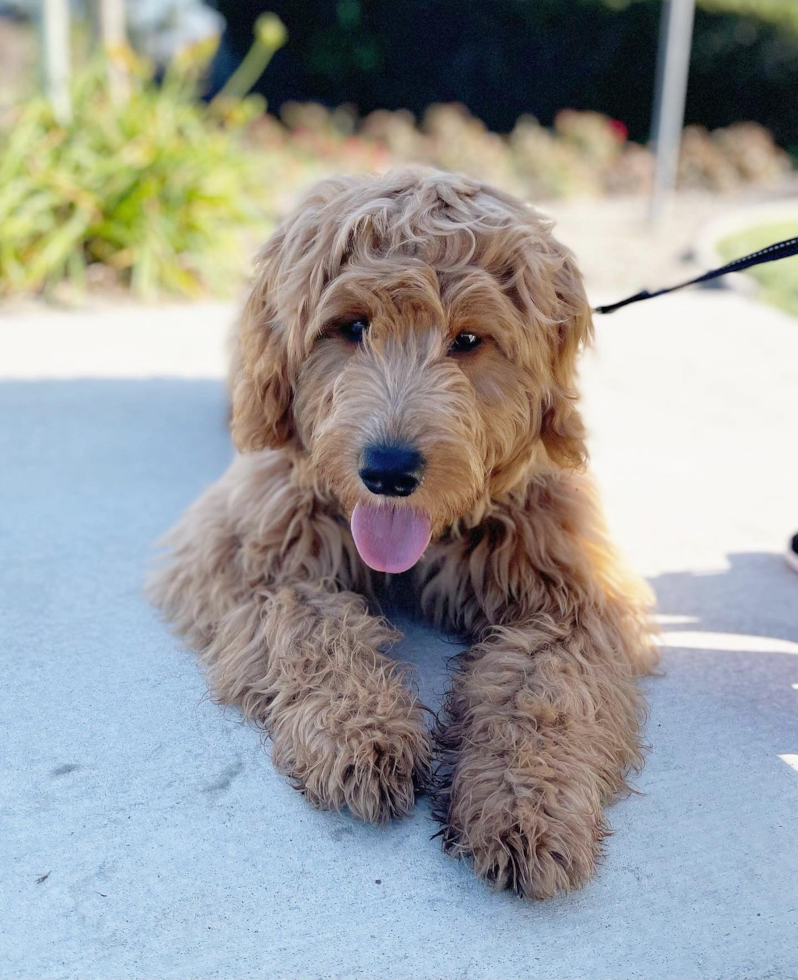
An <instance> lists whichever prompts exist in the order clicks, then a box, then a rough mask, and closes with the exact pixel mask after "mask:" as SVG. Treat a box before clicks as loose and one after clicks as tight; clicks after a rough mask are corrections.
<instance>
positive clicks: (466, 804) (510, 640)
mask: <svg viewBox="0 0 798 980" xmlns="http://www.w3.org/2000/svg"><path fill="white" fill-rule="evenodd" d="M613 632H614V630H613V627H612V624H608V623H607V622H606V621H604V620H602V619H601V618H600V617H599V615H598V614H597V613H596V612H593V611H591V610H589V609H585V610H580V612H579V615H578V617H574V620H573V622H572V623H571V624H570V625H561V624H555V623H554V622H553V621H552V619H551V618H550V617H539V618H538V619H535V618H530V619H529V620H527V621H526V622H518V623H516V624H514V625H509V626H501V627H495V628H493V629H491V630H488V632H487V633H486V634H485V637H486V638H485V639H484V641H483V642H482V643H479V644H478V645H476V646H475V647H473V648H472V649H471V650H470V651H469V652H468V653H467V654H466V655H465V656H464V663H463V670H462V671H461V672H460V673H459V675H458V676H457V677H456V679H455V681H454V686H453V688H452V691H451V693H450V697H449V703H448V717H447V720H446V721H445V722H444V723H443V724H442V726H441V733H440V737H441V741H442V746H443V749H444V762H445V765H444V767H443V770H444V771H443V784H442V787H441V788H440V790H439V795H438V811H439V813H438V815H439V818H440V819H441V820H442V821H443V823H444V830H443V835H444V842H445V846H446V847H447V849H448V850H449V851H450V852H451V853H454V854H458V855H462V856H464V857H466V858H469V859H470V860H471V861H472V862H473V866H474V870H475V871H476V873H477V874H478V875H480V876H481V877H484V878H487V879H489V880H491V881H492V882H494V883H495V885H496V887H499V888H510V889H513V890H515V891H517V892H518V893H520V894H522V895H524V896H527V897H533V898H547V897H550V896H553V895H555V894H558V893H560V892H563V891H567V890H569V889H571V888H574V887H578V886H579V885H580V884H582V883H583V882H584V881H586V880H587V879H588V878H589V877H590V875H591V874H592V872H593V869H594V866H595V863H596V860H597V858H598V856H599V854H600V849H601V841H602V838H603V837H604V836H605V834H606V833H607V824H606V821H605V818H604V814H603V809H602V808H603V805H604V804H605V803H606V802H608V801H609V800H610V799H611V798H612V797H613V796H614V794H615V793H617V792H618V791H619V790H621V789H623V788H624V787H625V776H626V774H627V772H628V770H629V769H630V767H632V766H635V765H637V764H639V761H640V742H639V721H640V709H641V696H640V693H639V692H638V690H637V687H636V685H635V683H634V680H633V677H632V671H631V669H630V668H629V665H628V661H627V660H626V658H625V657H623V656H621V655H619V654H618V653H616V652H613V648H614V647H615V643H614V639H615V637H614V636H613ZM616 649H617V647H616Z"/></svg>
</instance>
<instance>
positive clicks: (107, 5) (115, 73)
mask: <svg viewBox="0 0 798 980" xmlns="http://www.w3.org/2000/svg"><path fill="white" fill-rule="evenodd" d="M95 4H96V8H97V14H96V16H97V22H98V26H99V33H100V41H101V43H102V47H103V51H104V53H105V57H106V60H107V62H108V82H109V85H110V89H111V98H112V99H113V100H114V101H115V102H123V101H124V100H125V99H126V98H127V97H128V94H129V89H130V83H129V79H128V74H127V70H126V65H125V59H126V57H127V18H126V14H125V0H95Z"/></svg>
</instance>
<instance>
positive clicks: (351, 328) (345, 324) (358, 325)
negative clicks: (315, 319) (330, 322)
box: [336, 316, 369, 344]
mask: <svg viewBox="0 0 798 980" xmlns="http://www.w3.org/2000/svg"><path fill="white" fill-rule="evenodd" d="M368 328H369V322H368V320H367V319H366V317H364V316H357V317H353V318H352V319H350V320H342V321H341V322H340V323H337V324H336V329H337V330H338V333H340V334H341V335H342V336H343V337H346V339H347V340H350V341H351V342H352V343H353V344H359V343H361V341H362V340H363V336H364V335H365V333H366V331H367V330H368Z"/></svg>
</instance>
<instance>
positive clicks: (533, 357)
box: [150, 170, 656, 898]
mask: <svg viewBox="0 0 798 980" xmlns="http://www.w3.org/2000/svg"><path fill="white" fill-rule="evenodd" d="M352 315H358V316H360V315H363V316H367V317H368V320H369V323H370V327H369V330H368V334H367V336H366V339H365V341H364V343H363V344H362V345H360V346H354V345H352V344H351V343H349V342H347V341H346V340H345V339H344V338H342V337H341V336H340V335H339V334H338V333H337V332H336V330H335V329H334V325H335V324H336V323H337V322H340V321H341V320H342V319H344V318H345V317H347V316H352ZM591 329H592V328H591V317H590V309H589V306H588V304H587V301H586V298H585V294H584V290H583V287H582V283H581V279H580V276H579V273H578V270H577V268H576V265H575V263H574V260H573V257H572V255H571V254H570V252H568V250H567V249H565V248H563V247H562V246H561V245H560V244H559V243H558V242H557V241H556V240H555V239H554V237H553V236H552V234H551V226H550V223H549V222H548V221H547V220H546V219H544V218H543V217H542V216H541V215H539V214H538V213H537V212H535V211H534V210H532V209H530V208H528V207H526V206H525V205H523V204H521V203H520V202H518V201H516V200H514V199H513V198H511V197H508V196H507V195H505V194H502V193H501V192H499V191H496V190H494V189H492V188H490V187H486V186H485V185H483V184H480V183H478V182H476V181H473V180H470V179H466V178H464V177H457V176H453V175H447V174H440V173H428V172H423V171H415V170H413V171H402V172H398V173H391V174H387V175H385V176H382V177H346V178H344V177H342V178H336V179H333V180H328V181H325V182H323V183H322V184H320V185H319V186H318V187H317V188H315V189H314V190H313V191H312V192H311V194H310V195H309V196H308V197H307V198H306V199H305V200H304V201H303V202H302V203H301V204H300V206H299V207H298V208H297V210H296V211H295V213H294V214H293V215H292V216H291V217H290V218H289V219H288V220H287V221H286V222H285V223H284V224H283V225H282V227H281V228H279V229H278V230H277V232H276V233H275V234H274V235H273V237H272V238H271V240H270V241H269V242H268V244H267V245H266V247H265V249H264V251H263V253H262V255H261V258H260V264H259V269H258V276H257V281H256V283H255V286H254V289H253V291H252V294H251V296H250V299H249V301H248V303H247V306H246V309H245V312H244V315H243V317H242V320H241V326H240V343H239V346H238V349H237V351H236V353H235V355H234V358H233V368H232V370H231V378H232V389H233V421H232V431H233V437H234V440H235V442H236V444H237V446H238V448H239V450H240V454H239V455H238V456H237V457H236V459H235V460H234V462H233V464H232V465H231V467H230V469H229V471H228V472H227V473H226V474H225V475H224V476H223V477H222V479H221V480H220V481H219V482H218V483H217V484H216V485H215V486H213V487H211V488H210V489H209V490H208V491H207V492H206V493H205V495H204V496H203V497H202V498H201V499H200V500H199V501H197V503H195V504H194V505H193V507H192V508H191V509H190V510H189V511H188V512H187V514H186V515H185V516H184V518H183V519H182V520H181V522H180V523H179V524H178V525H177V527H176V528H175V529H174V530H173V531H172V532H171V533H170V535H169V536H168V538H167V539H166V544H167V546H168V549H169V551H168V555H167V558H166V560H165V562H164V563H163V565H162V566H161V567H160V568H159V570H158V571H156V573H155V575H154V576H153V579H152V581H151V586H150V592H151V595H152V597H153V599H154V601H155V602H156V603H157V604H158V605H159V606H160V607H161V608H162V610H163V611H164V613H165V615H166V616H167V618H168V619H169V620H170V621H171V622H172V623H173V624H174V626H175V629H176V630H177V631H178V632H179V633H180V634H181V635H183V636H184V637H185V638H186V639H187V641H188V643H189V644H190V645H191V646H192V647H193V648H194V649H195V650H196V651H197V652H198V654H199V656H200V658H201V660H202V662H203V663H204V665H205V666H206V669H207V671H208V677H209V683H210V686H211V689H212V690H213V692H214V694H215V696H216V697H217V698H218V699H219V700H220V701H222V702H224V703H230V704H236V705H238V706H240V708H241V710H242V711H243V712H244V714H245V716H246V717H247V718H249V719H251V720H253V721H254V722H255V723H257V724H259V725H261V726H262V727H263V728H264V729H265V730H266V731H267V732H268V734H269V735H270V737H271V739H272V741H273V745H274V750H273V758H274V761H275V764H276V765H277V766H278V767H279V768H280V769H281V770H282V771H284V772H286V773H287V774H289V775H290V776H291V777H292V778H293V779H294V780H295V782H296V785H297V786H298V787H299V788H300V789H302V791H303V792H304V793H305V794H306V795H307V797H308V798H309V799H310V800H312V801H313V802H314V803H315V804H317V805H318V806H321V807H333V808H339V807H343V806H346V807H348V808H349V810H350V811H351V812H352V813H354V814H355V815H357V816H359V817H361V818H363V819H364V820H369V821H377V822H379V821H383V820H386V819H388V818H390V817H393V816H396V815H401V814H406V813H408V812H409V810H410V809H411V807H412V805H413V802H414V798H415V794H416V792H417V791H418V789H419V787H424V786H429V787H430V789H431V792H432V794H433V802H434V812H435V814H436V816H437V818H438V819H439V820H440V821H441V823H442V825H443V829H442V836H443V841H444V846H445V847H446V848H447V850H449V851H450V852H451V853H453V854H455V855H459V856H462V857H465V858H467V859H468V860H470V861H471V862H472V864H473V867H474V870H475V871H476V873H477V874H478V875H480V876H482V877H484V878H487V879H489V880H491V881H492V882H493V883H494V884H495V885H496V886H497V887H502V888H512V889H515V890H516V891H517V892H519V893H520V894H522V895H525V896H528V897H535V898H545V897H548V896H551V895H555V894H557V893H559V892H562V891H566V890H568V889H570V888H574V887H577V886H578V885H580V884H581V883H583V882H584V881H585V880H586V879H587V878H589V877H590V875H591V874H592V872H593V870H594V867H595V863H596V860H597V859H598V857H599V855H600V851H601V842H602V839H603V838H604V836H605V835H606V833H607V832H608V830H607V823H606V819H605V816H604V811H603V807H604V806H605V804H607V803H608V802H610V801H611V800H612V799H613V797H614V796H615V795H616V794H617V793H618V792H619V791H622V790H623V789H624V788H625V786H626V776H627V774H628V772H629V771H630V769H632V768H634V767H637V766H639V765H640V764H641V743H640V726H641V721H642V716H643V713H644V705H643V702H642V698H641V695H640V693H639V690H638V688H637V685H636V683H635V678H636V677H637V676H639V675H640V674H642V673H644V672H646V671H649V670H651V669H652V667H653V665H654V663H655V660H656V656H655V648H654V646H653V645H652V642H651V638H650V623H649V618H648V612H647V610H648V605H649V596H648V593H647V591H646V589H645V587H644V586H643V585H642V584H641V583H639V582H638V581H637V580H635V579H634V578H632V577H631V576H630V575H629V574H628V573H627V572H626V571H625V570H624V568H623V565H622V563H621V561H620V559H619V558H618V556H617V554H616V553H615V551H614V549H613V547H612V545H611V544H610V542H609V540H608V538H607V535H606V531H605V528H604V523H603V519H602V516H601V512H600V507H599V505H598V502H597V499H596V494H595V491H594V488H593V485H592V483H591V480H590V476H589V474H588V472H587V469H586V462H585V461H586V455H587V454H586V451H585V445H584V432H583V427H582V422H581V418H580V415H579V411H578V406H577V397H576V389H575V370H576V359H577V354H578V352H579V350H580V348H581V347H582V345H583V344H585V343H586V342H588V341H589V339H590V337H591ZM464 331H471V332H474V333H477V334H479V335H480V336H481V337H482V338H483V343H482V344H481V345H480V347H479V348H478V349H477V350H476V351H474V352H473V353H470V354H468V355H466V356H462V357H455V356H452V354H451V350H450V342H451V339H452V338H453V337H454V336H456V335H457V334H458V333H460V332H464ZM375 438H378V439H380V440H386V439H388V440H390V439H403V440H412V442H413V444H414V445H416V446H418V447H419V448H420V450H421V451H422V453H423V455H424V457H425V458H426V460H427V470H426V474H425V478H424V481H423V482H422V484H421V486H420V487H419V489H418V490H417V491H416V493H414V494H413V496H412V498H410V499H409V501H406V500H404V499H402V500H399V501H398V502H397V503H398V505H399V506H405V505H408V506H409V505H410V503H412V505H413V506H414V507H419V508H421V509H423V510H424V511H425V512H426V513H427V514H428V515H429V517H430V519H431V522H432V528H433V540H432V543H431V544H430V546H429V548H428V549H427V551H426V552H425V554H424V556H423V557H422V559H421V560H420V561H419V563H418V564H417V565H416V566H415V567H414V568H413V569H412V571H411V572H409V573H407V576H408V578H409V579H410V582H411V585H412V587H413V589H414V591H415V595H416V597H417V601H418V608H419V610H420V611H422V612H423V613H424V615H425V616H426V617H427V618H428V619H429V620H430V621H431V622H433V623H435V624H437V625H439V626H441V627H444V628H447V629H454V630H458V631H460V632H462V633H464V634H466V635H467V636H468V637H470V639H471V642H472V646H471V647H470V649H469V650H468V651H467V652H466V653H465V654H463V655H462V657H461V658H460V663H459V669H458V670H457V672H456V674H455V676H454V678H453V682H452V687H451V690H450V692H449V694H448V697H447V701H446V704H445V707H444V710H443V711H442V712H441V714H440V716H439V718H438V720H437V724H436V726H435V729H434V731H433V732H432V733H430V732H429V731H428V730H427V728H426V727H425V724H424V712H425V709H424V707H423V706H422V705H421V704H420V703H419V701H418V699H417V698H416V696H415V695H414V694H413V692H412V690H411V688H410V687H409V686H408V685H407V683H406V679H405V677H404V676H403V672H402V670H401V669H400V668H399V667H398V665H397V664H396V663H395V662H394V661H392V660H391V659H390V658H389V655H388V653H389V650H390V647H391V644H392V643H393V642H394V640H395V638H396V634H395V633H394V631H393V630H392V629H391V628H390V627H389V626H388V625H387V624H386V622H385V621H384V620H383V619H382V618H381V617H380V616H379V615H378V614H377V612H376V608H377V604H376V597H377V596H378V594H379V593H380V590H381V589H382V588H383V587H384V584H385V583H384V579H385V576H384V575H382V574H381V573H376V572H373V571H371V570H370V569H369V568H367V567H366V566H365V565H364V564H363V562H362V561H361V559H360V558H359V556H358V553H357V550H356V548H355V546H354V543H353V540H352V535H351V532H350V529H349V523H348V518H349V516H350V514H351V512H352V509H353V508H354V506H355V504H356V503H357V502H358V501H360V500H362V499H363V498H364V497H367V496H368V491H366V489H365V487H364V486H363V484H362V483H361V482H360V480H359V478H358V459H359V456H360V453H361V451H362V449H363V446H364V445H365V444H366V443H367V442H368V441H369V440H373V439H375ZM433 746H434V748H433ZM433 754H435V755H436V757H437V765H435V766H434V776H432V775H431V772H432V768H433V767H432V758H433Z"/></svg>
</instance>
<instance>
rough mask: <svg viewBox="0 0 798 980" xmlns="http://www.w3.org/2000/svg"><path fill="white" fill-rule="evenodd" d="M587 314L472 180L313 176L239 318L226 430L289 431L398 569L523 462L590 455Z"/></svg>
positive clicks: (254, 435) (526, 217)
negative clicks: (579, 406)
mask: <svg viewBox="0 0 798 980" xmlns="http://www.w3.org/2000/svg"><path fill="white" fill-rule="evenodd" d="M589 333H590V310H589V307H588V305H587V302H586V300H585V295H584V291H583V289H582V285H581V280H580V277H579V275H578V273H577V271H576V269H575V267H574V264H573V261H572V259H571V256H570V254H569V253H568V252H567V251H566V250H565V249H563V248H562V247H561V246H560V245H559V244H558V243H557V242H556V241H555V240H554V239H553V238H552V236H551V234H550V230H549V225H548V223H547V222H546V221H545V220H544V219H543V218H541V217H540V216H539V215H537V214H536V213H535V212H533V211H531V210H530V209H528V208H526V207H525V206H523V205H522V204H521V203H519V202H517V201H514V200H513V199H512V198H509V197H507V196H505V195H503V194H501V193H499V192H497V191H494V190H491V189H489V188H486V187H484V186H482V185H480V184H477V183H476V182H474V181H471V180H468V179H465V178H460V177H454V176H451V175H445V174H427V173H419V172H415V171H412V172H404V173H394V174H388V175H387V176H385V177H367V178H339V179H336V180H330V181H326V182H324V183H323V184H321V185H319V186H318V188H317V189H316V190H315V191H314V192H313V193H312V194H311V195H310V196H309V197H308V198H307V199H306V200H305V201H304V202H303V204H302V205H300V207H299V209H298V210H297V211H296V213H295V214H294V216H293V217H292V218H290V219H289V220H288V221H287V222H286V223H285V224H284V225H283V226H282V228H281V229H280V230H278V231H277V232H276V233H275V235H274V236H273V237H272V239H271V240H270V242H269V243H268V244H267V246H266V249H265V250H264V253H263V256H262V261H261V269H260V274H259V279H258V282H257V283H256V286H255V289H254V291H253V294H252V296H251V297H250V300H249V303H248V307H247V310H246V312H245V315H244V318H243V321H242V332H241V367H240V371H239V373H238V377H237V379H236V381H235V385H234V414H233V435H234V438H235V440H236V443H237V444H238V446H239V448H240V449H241V450H252V449H262V448H264V447H266V446H271V447H278V446H283V445H286V444H287V443H291V442H292V443H294V444H295V445H297V446H298V447H300V448H301V450H302V451H305V452H307V453H308V454H309V455H310V458H311V460H312V461H313V463H314V464H315V467H316V470H317V472H318V474H319V477H320V478H321V479H322V480H323V481H324V482H325V484H326V485H327V487H328V488H329V490H330V491H331V492H332V493H333V494H334V495H335V496H336V497H337V498H338V499H339V501H340V503H341V505H342V507H343V508H344V510H345V511H346V512H347V513H348V514H350V515H351V516H352V529H353V533H354V537H355V541H356V544H357V545H358V549H359V551H360V553H361V556H362V557H363V558H364V560H365V561H366V562H367V564H369V565H371V566H372V567H374V568H378V569H380V570H384V571H402V570H404V569H405V568H407V567H410V565H412V564H414V563H415V561H416V560H417V559H418V558H419V557H420V555H421V553H422V552H423V550H424V548H425V547H426V544H427V542H428V541H429V539H430V536H431V535H433V536H434V535H437V534H439V533H440V532H441V531H442V530H443V529H444V528H445V527H446V526H447V525H449V524H451V523H452V522H453V521H455V520H456V519H457V518H460V517H462V516H464V515H466V514H467V513H468V512H469V511H471V510H472V509H473V508H474V507H475V506H476V505H478V504H479V503H480V502H482V501H484V500H485V499H486V498H489V497H491V496H495V495H497V494H500V493H502V492H505V491H507V490H511V489H512V488H513V487H514V486H517V485H519V484H520V483H522V482H523V481H524V480H527V479H529V477H530V476H531V475H532V474H533V473H534V471H535V469H536V468H541V467H546V466H552V465H560V466H563V465H576V464H578V463H579V462H581V460H582V459H583V456H584V446H583V441H582V427H581V422H580V419H579V416H578V414H577V412H576V410H575V408H574V398H575V393H574V391H573V376H574V360H575V356H576V353H577V350H578V348H579V346H580V344H581V343H582V342H583V341H585V340H586V339H587V338H588V336H589Z"/></svg>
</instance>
